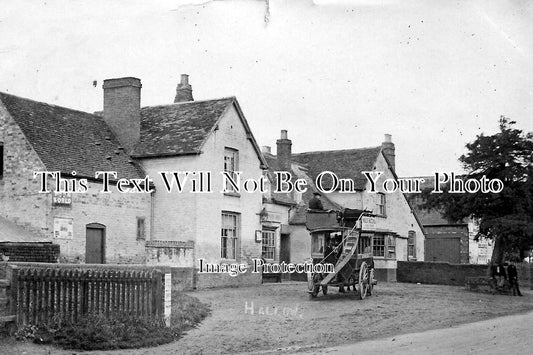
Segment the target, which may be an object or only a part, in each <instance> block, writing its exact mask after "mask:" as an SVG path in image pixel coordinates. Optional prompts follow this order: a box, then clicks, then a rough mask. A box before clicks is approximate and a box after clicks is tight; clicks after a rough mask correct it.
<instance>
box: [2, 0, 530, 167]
mask: <svg viewBox="0 0 533 355" xmlns="http://www.w3.org/2000/svg"><path fill="white" fill-rule="evenodd" d="M0 8H1V9H2V10H1V12H0V63H1V65H0V91H4V92H9V93H12V94H16V95H19V96H23V97H27V98H31V99H34V100H38V101H44V102H48V103H52V104H57V105H61V106H66V107H70V108H76V109H80V110H83V111H89V112H93V111H97V110H101V109H102V87H101V85H102V81H103V79H107V78H113V77H122V76H134V77H138V78H140V79H141V80H142V84H143V88H142V105H143V106H149V105H156V104H166V103H172V102H173V99H174V95H175V88H176V84H177V83H178V81H179V76H180V74H181V73H187V74H189V75H190V83H191V84H192V86H193V95H194V97H195V99H197V100H203V99H211V98H218V97H225V96H236V97H237V99H238V101H239V103H240V105H241V107H242V108H243V111H244V114H245V116H246V118H247V120H248V122H249V123H250V126H251V128H252V130H253V133H254V135H255V137H256V139H257V141H258V143H259V144H260V145H271V146H273V147H275V141H276V139H277V138H279V134H280V133H279V132H280V130H281V129H287V130H288V131H289V138H291V139H292V141H293V151H294V152H304V151H313V150H332V149H349V148H360V147H368V146H376V145H379V144H380V143H381V142H382V141H383V134H384V133H390V134H392V136H393V141H394V143H395V144H396V157H397V158H396V163H397V171H398V172H399V174H400V175H403V176H407V175H427V174H431V173H432V172H434V171H458V172H460V171H462V170H461V166H460V165H459V163H458V162H457V158H458V156H459V155H461V154H462V153H463V152H464V145H465V143H467V142H469V141H472V140H473V139H474V138H475V135H476V134H479V133H481V132H484V133H486V134H492V133H494V132H495V131H496V130H497V122H498V118H499V116H500V115H505V116H508V117H511V118H513V119H515V120H516V121H518V127H519V128H522V129H524V130H526V131H533V119H532V118H533V86H532V85H533V60H532V59H533V58H532V57H533V35H532V34H533V5H531V2H528V1H526V0H523V1H505V0H500V1H456V2H455V1H453V2H452V1H447V0H441V1H437V0H429V1H409V0H398V1H394V0H390V1H371V0H359V1H326V0H323V1H315V2H312V1H309V0H290V1H289V0H287V1H280V0H271V1H270V2H269V4H268V6H267V2H265V1H254V0H246V1H245V0H234V1H211V2H204V1H170V0H168V1H156V2H153V3H152V2H149V1H131V0H130V1H112V0H108V1H103V0H100V1H94V0H92V1H53V0H48V1H35V0H32V1H29V0H28V1H21V0H13V1H10V0H0ZM94 80H97V81H98V85H97V87H93V81H94Z"/></svg>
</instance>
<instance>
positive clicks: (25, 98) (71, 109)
mask: <svg viewBox="0 0 533 355" xmlns="http://www.w3.org/2000/svg"><path fill="white" fill-rule="evenodd" d="M0 95H7V96H11V97H15V98H17V99H19V100H25V101H31V102H34V103H37V104H41V105H45V106H50V107H57V108H60V109H63V110H69V111H74V112H79V113H83V114H86V115H91V116H95V117H98V118H102V116H99V115H96V114H94V113H90V112H87V111H82V110H78V109H75V108H70V107H65V106H59V105H54V104H49V103H48V102H43V101H37V100H33V99H29V98H27V97H23V96H18V95H13V94H10V93H7V92H3V91H0ZM102 112H103V111H102Z"/></svg>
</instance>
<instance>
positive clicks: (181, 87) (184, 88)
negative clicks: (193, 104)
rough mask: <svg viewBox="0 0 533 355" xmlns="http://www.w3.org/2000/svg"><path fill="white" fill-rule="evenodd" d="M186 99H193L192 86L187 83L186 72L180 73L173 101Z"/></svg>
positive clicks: (185, 100)
mask: <svg viewBox="0 0 533 355" xmlns="http://www.w3.org/2000/svg"><path fill="white" fill-rule="evenodd" d="M187 101H194V99H193V98H192V86H191V85H189V76H188V75H187V74H181V82H180V83H179V84H178V87H176V97H175V98H174V103H177V102H187Z"/></svg>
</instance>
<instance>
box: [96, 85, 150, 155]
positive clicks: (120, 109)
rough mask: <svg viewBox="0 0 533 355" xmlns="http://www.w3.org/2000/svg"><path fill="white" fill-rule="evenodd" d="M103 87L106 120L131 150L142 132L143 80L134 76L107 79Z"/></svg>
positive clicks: (122, 142) (124, 144) (127, 149)
mask: <svg viewBox="0 0 533 355" xmlns="http://www.w3.org/2000/svg"><path fill="white" fill-rule="evenodd" d="M102 87H103V89H104V114H103V117H104V121H105V122H106V123H107V125H108V126H109V127H110V128H111V130H112V131H113V133H115V135H116V136H117V138H118V140H119V142H120V144H121V145H122V146H123V147H124V148H125V149H126V151H128V152H129V151H131V149H132V148H133V146H134V145H135V144H136V143H137V142H138V141H139V137H140V134H141V87H142V85H141V80H140V79H137V78H132V77H127V78H118V79H107V80H104V85H103V86H102Z"/></svg>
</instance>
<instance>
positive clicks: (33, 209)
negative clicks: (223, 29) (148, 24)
mask: <svg viewBox="0 0 533 355" xmlns="http://www.w3.org/2000/svg"><path fill="white" fill-rule="evenodd" d="M103 89H104V105H103V106H104V109H103V111H102V112H98V113H96V114H89V113H85V112H80V111H76V110H71V109H68V108H64V107H58V106H54V105H48V104H45V103H40V102H35V101H32V100H28V99H24V98H21V97H17V96H13V95H9V94H5V93H1V94H0V127H1V128H2V129H1V130H0V150H1V153H2V154H1V155H0V156H1V157H2V160H1V165H0V167H1V169H0V171H1V175H0V199H1V201H2V203H1V204H0V217H3V218H4V219H6V220H8V221H9V222H10V223H15V224H16V225H18V226H22V227H24V229H25V230H27V231H30V232H31V233H32V234H33V235H35V238H36V239H38V240H40V241H42V240H43V239H44V240H46V241H52V242H54V243H56V244H59V245H60V250H61V254H60V259H61V260H62V261H68V262H82V263H83V262H85V263H149V264H162V265H168V266H178V267H185V268H189V269H197V268H198V263H197V260H198V259H200V258H202V259H204V260H205V261H206V262H209V263H225V262H227V263H231V262H233V263H234V262H242V263H247V262H251V259H252V258H259V257H261V248H262V247H261V240H258V241H257V240H256V236H257V235H258V231H259V233H260V232H261V229H262V224H261V220H260V213H261V211H262V193H261V191H260V190H259V189H256V190H254V189H253V188H252V187H253V186H254V181H256V182H259V181H260V178H261V177H262V175H263V170H264V169H265V168H266V161H265V160H264V157H263V156H262V154H261V152H260V149H259V147H258V145H257V143H256V141H255V138H254V137H253V134H252V132H251V131H250V127H249V125H248V123H247V121H246V118H245V117H244V114H243V113H242V110H241V108H240V106H239V104H238V102H237V100H236V99H235V98H234V97H229V98H222V99H216V100H205V101H194V100H193V97H192V88H191V86H190V84H189V83H188V76H187V75H182V77H181V82H180V83H179V84H178V87H177V91H176V97H175V100H174V103H172V104H167V105H159V106H151V107H141V82H140V80H139V79H137V78H131V77H128V78H118V79H109V80H105V81H104V85H103ZM39 171H49V172H60V173H61V178H62V179H64V180H63V182H62V183H61V184H62V185H61V186H62V187H63V188H64V189H67V188H69V189H71V191H68V192H67V191H63V192H65V193H56V192H52V191H55V188H56V187H57V186H56V185H55V184H56V180H57V179H54V178H52V177H49V179H48V181H47V182H46V188H45V190H48V191H50V192H48V193H41V192H39V191H40V190H41V189H42V188H43V186H41V185H42V184H41V182H42V179H41V177H40V176H39V175H38V176H37V177H36V178H34V172H39ZM98 171H112V172H116V173H117V176H114V175H111V176H110V179H109V181H110V186H109V190H110V192H109V193H103V192H102V191H103V190H105V188H106V187H105V184H104V182H103V180H102V176H101V175H100V176H98V175H95V174H96V173H97V172H98ZM163 175H164V176H163ZM185 175H187V176H185ZM147 177H148V178H149V180H145V179H146V178H147ZM175 177H178V178H180V181H179V182H181V183H182V186H181V188H182V191H179V188H178V184H177V181H175V180H173V179H174V178H175ZM121 178H124V179H129V180H130V181H131V182H129V183H128V181H126V182H125V183H124V184H122V183H120V182H119V181H118V179H121ZM164 178H166V179H167V180H166V181H165V179H164ZM247 179H249V180H250V182H249V184H248V185H247V186H248V189H247V190H245V189H243V188H242V185H244V182H245V181H246V180H247ZM83 181H84V182H83ZM133 181H135V183H134V182H133ZM232 181H233V182H235V184H236V186H234V185H233V184H231V182H232ZM119 188H122V190H123V191H124V190H125V191H127V190H128V189H130V192H125V193H121V192H119ZM141 191H142V192H141ZM2 220H3V219H0V222H1V221H2ZM193 279H194V282H195V285H196V286H198V287H207V286H218V285H228V284H241V283H257V282H259V281H260V275H259V274H251V273H246V274H243V275H241V276H240V277H231V276H229V275H227V274H223V275H219V274H216V275H215V274H207V273H198V274H197V275H195V276H193Z"/></svg>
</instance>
